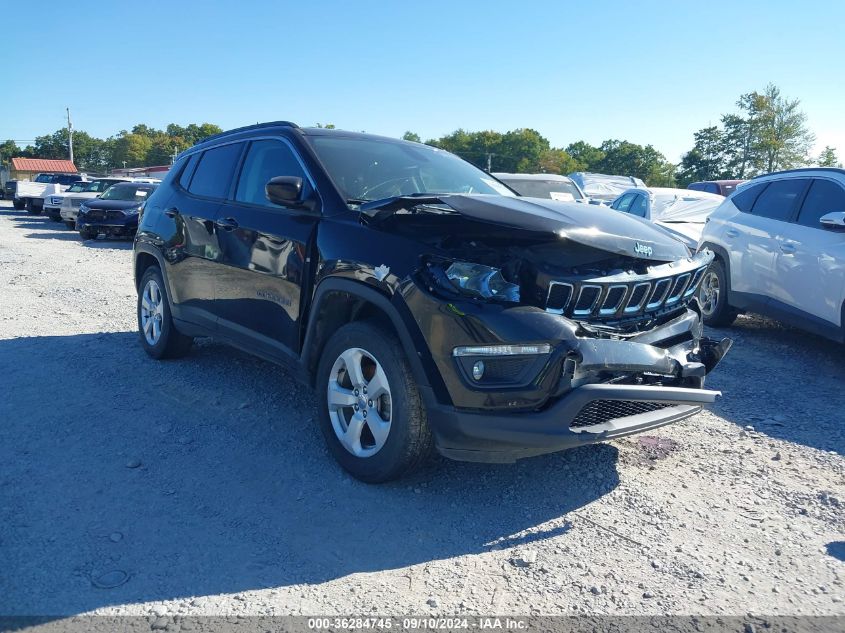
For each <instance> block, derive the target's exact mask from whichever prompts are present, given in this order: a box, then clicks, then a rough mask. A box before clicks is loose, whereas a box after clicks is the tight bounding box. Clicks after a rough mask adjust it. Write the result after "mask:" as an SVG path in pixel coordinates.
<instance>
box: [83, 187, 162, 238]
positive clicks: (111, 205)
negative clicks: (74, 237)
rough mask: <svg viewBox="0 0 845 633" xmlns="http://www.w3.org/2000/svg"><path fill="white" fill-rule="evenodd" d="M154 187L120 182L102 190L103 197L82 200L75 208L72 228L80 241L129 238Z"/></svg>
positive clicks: (134, 230) (133, 233)
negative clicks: (75, 229) (80, 238)
mask: <svg viewBox="0 0 845 633" xmlns="http://www.w3.org/2000/svg"><path fill="white" fill-rule="evenodd" d="M156 187H158V185H157V184H155V183H149V182H121V183H117V184H113V185H112V186H110V187H109V188H108V189H106V191H105V193H103V195H101V196H99V197H97V198H91V199H90V200H85V201H84V202H83V203H82V204H81V205H80V206H79V213H78V215H77V216H76V228H77V230H78V231H79V235H80V236H81V237H82V239H84V240H88V239H93V238H95V237H99V236H100V235H102V236H105V237H132V236H134V235H135V232H136V231H137V230H138V214H139V213H140V211H141V208H142V206H143V205H144V203H145V202H146V201H147V199H148V198H149V197H150V195H151V194H152V193H153V192H154V191H155V190H156Z"/></svg>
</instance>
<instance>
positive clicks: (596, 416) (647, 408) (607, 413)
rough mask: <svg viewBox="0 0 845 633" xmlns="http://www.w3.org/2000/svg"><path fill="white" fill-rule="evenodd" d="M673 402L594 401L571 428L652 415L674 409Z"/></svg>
mask: <svg viewBox="0 0 845 633" xmlns="http://www.w3.org/2000/svg"><path fill="white" fill-rule="evenodd" d="M674 406H676V403H672V402H641V401H639V400H593V401H592V402H591V403H589V404H588V405H587V406H586V407H584V408H583V409H581V411H580V412H579V413H578V415H577V416H575V419H574V420H573V421H572V424H570V425H569V427H570V428H579V427H584V426H595V425H596V424H604V423H605V422H610V421H611V420H615V419H617V418H626V417H628V416H629V415H639V414H640V413H650V412H652V411H659V410H660V409H666V408H667V407H674Z"/></svg>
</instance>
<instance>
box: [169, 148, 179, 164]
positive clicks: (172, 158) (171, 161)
mask: <svg viewBox="0 0 845 633" xmlns="http://www.w3.org/2000/svg"><path fill="white" fill-rule="evenodd" d="M178 155H179V154H177V153H176V146H175V145H174V146H173V154H172V155H171V156H170V164H171V165H172V164H173V163H175V162H176V157H177V156H178Z"/></svg>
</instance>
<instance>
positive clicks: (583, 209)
mask: <svg viewBox="0 0 845 633" xmlns="http://www.w3.org/2000/svg"><path fill="white" fill-rule="evenodd" d="M437 204H442V205H446V206H447V207H449V208H450V209H452V210H454V211H456V212H457V213H460V214H461V215H463V216H466V217H469V218H473V219H474V220H478V221H481V222H489V223H492V224H499V225H503V226H511V227H514V228H517V229H525V230H528V231H538V232H543V233H554V234H555V235H558V236H559V237H562V238H565V239H568V240H572V241H573V242H577V243H579V244H584V245H585V246H592V247H594V248H598V249H601V250H603V251H607V252H609V253H614V254H617V255H625V256H628V257H638V258H640V259H645V260H656V261H675V260H677V259H682V258H685V257H688V256H689V252H688V251H687V248H686V246H684V245H683V244H682V243H681V242H679V241H678V240H677V239H675V238H674V237H672V236H671V235H669V234H668V233H667V232H666V231H664V230H663V229H661V228H660V227H657V226H655V225H654V224H652V223H650V222H646V221H645V220H643V219H641V218H638V217H635V216H632V215H629V214H627V213H620V212H618V211H615V210H613V209H610V208H607V207H601V206H596V205H587V204H579V203H577V202H559V201H555V200H547V199H545V198H526V197H510V196H497V195H486V194H474V195H453V194H444V195H439V196H432V195H418V196H402V197H397V198H387V199H385V200H375V201H373V202H368V203H365V204H362V205H361V207H360V210H361V213H363V214H365V215H367V216H369V217H371V218H375V219H381V218H384V217H387V216H390V215H393V214H394V213H396V212H397V211H401V210H403V209H404V210H409V209H412V208H414V207H415V206H418V205H437Z"/></svg>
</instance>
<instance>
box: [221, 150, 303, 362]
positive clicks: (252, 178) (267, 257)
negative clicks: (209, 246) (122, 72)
mask: <svg viewBox="0 0 845 633" xmlns="http://www.w3.org/2000/svg"><path fill="white" fill-rule="evenodd" d="M275 176H298V177H300V178H302V180H303V188H304V189H305V190H306V191H307V195H309V196H310V195H313V193H314V189H313V184H312V181H311V179H310V178H309V176H308V174H307V172H306V169H305V167H304V163H303V162H302V160H301V159H300V158H299V156H298V155H297V154H296V151H295V150H294V148H293V147H292V145H290V143H288V142H287V141H286V140H284V139H280V138H265V139H258V140H254V141H252V142H251V143H250V145H249V148H248V149H247V152H246V155H245V157H244V160H243V166H242V167H241V170H240V177H239V179H238V182H237V185H236V187H235V189H234V195H233V199H232V200H229V201H226V202H224V203H223V204H222V205H221V206H220V209H219V210H218V214H217V227H218V235H219V244H220V261H221V262H222V263H223V264H224V266H221V267H220V270H219V271H218V272H217V275H216V277H215V279H216V296H217V299H216V303H217V309H218V312H219V315H220V321H219V328H220V330H221V331H225V333H226V334H228V335H229V336H230V337H232V338H233V339H236V340H239V341H240V342H241V343H243V344H246V345H248V346H250V347H258V348H260V349H262V350H265V351H269V350H274V352H275V354H276V355H280V356H283V357H285V356H286V357H290V356H291V355H297V354H298V353H299V326H300V318H301V315H302V300H303V286H304V284H305V279H306V278H307V275H306V267H307V265H308V259H307V253H308V252H309V250H308V249H309V245H310V244H311V241H312V239H313V236H314V234H315V230H316V227H317V222H318V218H319V216H318V215H316V214H314V213H313V212H305V211H302V210H298V209H295V208H286V207H280V206H277V205H275V204H273V203H271V202H270V201H269V200H268V199H267V197H266V194H265V190H264V187H265V185H266V184H267V182H268V181H269V180H270V179H271V178H273V177H275Z"/></svg>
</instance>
